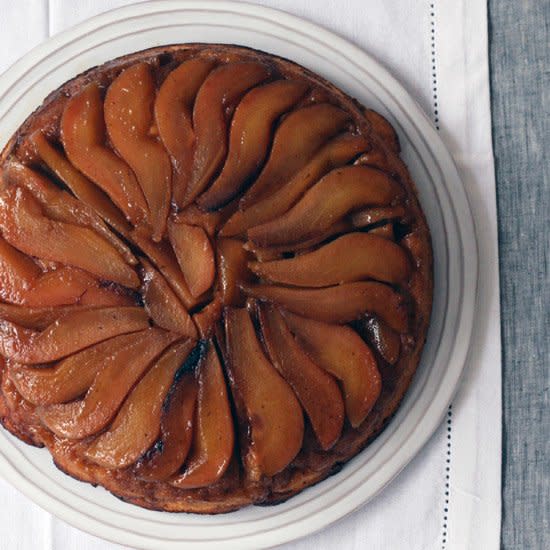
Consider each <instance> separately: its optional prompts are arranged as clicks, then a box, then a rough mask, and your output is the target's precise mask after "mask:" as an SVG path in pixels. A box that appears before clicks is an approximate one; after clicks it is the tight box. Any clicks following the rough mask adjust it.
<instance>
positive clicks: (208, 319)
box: [193, 296, 223, 339]
mask: <svg viewBox="0 0 550 550" xmlns="http://www.w3.org/2000/svg"><path fill="white" fill-rule="evenodd" d="M222 310H223V303H222V301H221V299H220V297H219V296H216V297H215V298H214V299H213V300H212V301H211V302H210V303H209V304H208V305H206V306H205V307H203V308H202V309H201V310H200V311H198V312H197V313H194V314H193V322H194V323H195V325H196V327H197V330H198V331H199V334H200V337H201V338H203V339H207V338H210V337H211V336H212V334H213V333H214V330H215V328H216V324H217V322H218V321H219V320H220V319H221V316H222Z"/></svg>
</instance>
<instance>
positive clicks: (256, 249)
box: [244, 219, 353, 262]
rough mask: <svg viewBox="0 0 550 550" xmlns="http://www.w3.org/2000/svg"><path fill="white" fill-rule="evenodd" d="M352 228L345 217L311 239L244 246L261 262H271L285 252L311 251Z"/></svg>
mask: <svg viewBox="0 0 550 550" xmlns="http://www.w3.org/2000/svg"><path fill="white" fill-rule="evenodd" d="M352 229H353V228H352V227H351V224H350V223H349V221H348V220H346V219H344V220H340V221H339V222H336V223H335V224H334V225H332V226H331V227H329V228H328V229H327V230H326V231H323V232H322V233H319V234H318V235H316V236H315V237H312V238H311V239H306V240H305V241H301V242H297V243H288V244H281V245H278V246H259V245H257V244H256V243H254V242H252V241H247V242H246V243H245V245H244V247H245V248H246V250H250V251H251V252H253V253H254V255H255V256H256V258H258V260H260V261H261V262H264V261H265V262H269V261H272V260H280V259H281V258H282V256H283V255H284V254H285V252H286V253H288V252H290V253H299V254H305V253H307V252H311V251H312V250H313V249H314V248H315V247H316V246H317V245H318V244H319V243H322V242H324V241H326V240H328V239H330V238H331V237H334V236H335V235H339V234H342V233H347V232H348V231H350V230H352ZM309 249H311V250H309Z"/></svg>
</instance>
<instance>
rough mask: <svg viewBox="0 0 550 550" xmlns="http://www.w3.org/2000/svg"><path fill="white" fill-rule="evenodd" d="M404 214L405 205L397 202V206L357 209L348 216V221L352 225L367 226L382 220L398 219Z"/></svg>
mask: <svg viewBox="0 0 550 550" xmlns="http://www.w3.org/2000/svg"><path fill="white" fill-rule="evenodd" d="M405 215H406V211H405V207H404V206H402V205H400V204H398V205H397V206H381V207H375V208H365V209H364V210H359V211H357V212H354V213H353V214H352V215H351V216H350V221H351V224H352V225H353V227H367V226H369V225H372V224H374V223H379V222H382V221H390V220H398V219H401V218H403V217H404V216H405Z"/></svg>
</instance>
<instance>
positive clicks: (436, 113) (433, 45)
mask: <svg viewBox="0 0 550 550" xmlns="http://www.w3.org/2000/svg"><path fill="white" fill-rule="evenodd" d="M435 22H436V18H435V3H433V2H432V3H430V47H431V48H430V49H431V52H430V53H431V61H432V64H431V67H432V97H433V120H434V124H435V128H436V130H438V131H439V99H438V96H437V92H438V90H437V63H436V43H435V38H436V32H435ZM452 422H453V405H452V403H451V404H450V405H449V409H448V410H447V421H446V426H447V438H446V441H447V446H446V449H447V450H446V453H445V500H444V505H443V531H442V535H441V549H442V550H445V549H446V548H447V541H448V540H449V531H448V524H449V500H450V491H451V485H450V482H451V451H452V446H451V441H452V440H451V436H452Z"/></svg>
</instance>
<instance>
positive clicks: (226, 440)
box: [171, 342, 235, 489]
mask: <svg viewBox="0 0 550 550" xmlns="http://www.w3.org/2000/svg"><path fill="white" fill-rule="evenodd" d="M198 382H199V394H198V401H197V412H196V416H195V418H196V420H195V427H194V432H193V443H192V446H191V451H190V454H189V457H188V458H187V462H186V466H185V469H184V471H183V473H182V474H181V475H179V476H177V477H175V478H174V479H173V480H172V481H171V484H172V485H174V486H176V487H179V488H181V489H194V488H197V487H207V486H208V485H212V484H213V483H215V482H216V481H218V479H220V478H221V477H222V475H223V474H224V473H225V471H226V470H227V467H228V466H229V462H230V461H231V457H232V455H233V446H234V440H235V434H234V429H233V418H232V415H231V407H230V406H229V398H228V395H227V386H226V384H225V378H224V376H223V372H222V366H221V364H220V360H219V358H218V354H217V352H216V348H215V347H214V344H213V343H212V342H211V343H210V344H209V346H208V352H207V355H206V358H205V360H204V361H203V362H202V363H201V364H200V367H199V377H198Z"/></svg>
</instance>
